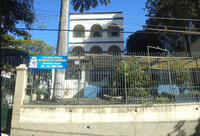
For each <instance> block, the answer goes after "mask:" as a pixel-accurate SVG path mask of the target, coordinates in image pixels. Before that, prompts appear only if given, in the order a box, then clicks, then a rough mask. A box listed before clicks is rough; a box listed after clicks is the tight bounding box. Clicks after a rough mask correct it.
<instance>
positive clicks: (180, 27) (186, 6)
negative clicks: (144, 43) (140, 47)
mask: <svg viewBox="0 0 200 136" xmlns="http://www.w3.org/2000/svg"><path fill="white" fill-rule="evenodd" d="M199 3H200V0H184V1H183V0H147V2H146V3H145V10H147V12H148V14H147V15H146V16H148V17H150V18H149V19H148V20H147V21H146V23H147V24H148V25H147V26H145V29H146V30H145V31H146V32H149V31H150V32H152V31H151V30H148V29H149V28H150V29H152V28H153V29H162V30H173V31H186V27H187V26H188V25H189V20H178V19H176V18H179V19H180V18H181V19H190V18H191V19H200V7H199ZM151 17H153V18H151ZM156 17H158V18H159V19H157V18H156ZM161 17H163V18H175V19H160V18H161ZM192 23H193V24H194V25H195V26H196V27H197V28H199V27H200V22H198V21H194V22H192ZM147 35H148V36H149V37H151V36H152V34H147ZM153 35H154V36H155V37H156V39H159V40H160V41H162V45H160V47H164V48H166V47H167V48H168V49H169V50H175V51H181V50H183V49H184V47H185V46H184V44H186V45H187V50H188V52H190V48H189V42H188V35H185V34H183V33H182V34H181V33H179V34H176V33H166V32H162V31H159V32H158V33H156V34H153ZM149 39H150V38H149ZM153 40H155V38H152V40H151V42H152V43H153V42H154V41H153Z"/></svg>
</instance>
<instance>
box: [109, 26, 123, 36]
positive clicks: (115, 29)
mask: <svg viewBox="0 0 200 136" xmlns="http://www.w3.org/2000/svg"><path fill="white" fill-rule="evenodd" d="M119 34H120V29H119V26H118V25H117V24H110V25H109V26H108V37H119Z"/></svg>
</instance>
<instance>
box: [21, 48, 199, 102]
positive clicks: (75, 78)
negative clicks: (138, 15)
mask: <svg viewBox="0 0 200 136" xmlns="http://www.w3.org/2000/svg"><path fill="white" fill-rule="evenodd" d="M199 56H200V53H190V54H187V53H170V56H169V54H167V53H163V52H162V53H151V54H146V53H134V54H124V53H121V54H119V53H116V54H115V53H112V54H106V53H104V54H89V53H88V54H87V53H84V54H73V53H72V54H68V68H67V69H66V70H64V71H58V70H33V69H29V70H28V81H27V89H26V99H25V101H24V104H26V105H29V104H31V105H32V104H36V105H39V104H41V105H44V104H49V105H53V104H56V105H70V104H80V105H81V104H83V105H90V104H91V105H92V104H101V105H105V104H145V103H186V102H197V101H200V69H199V65H200V58H199ZM59 75H64V76H59ZM55 92H56V93H55ZM55 94H60V95H59V96H57V95H55Z"/></svg>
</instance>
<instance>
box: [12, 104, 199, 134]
mask: <svg viewBox="0 0 200 136" xmlns="http://www.w3.org/2000/svg"><path fill="white" fill-rule="evenodd" d="M199 118H200V103H189V104H186V103H184V104H155V105H153V106H151V107H148V106H144V105H104V106H101V105H92V106H91V105H88V106H83V105H82V106H79V105H76V106H66V105H63V106H53V105H50V106H46V105H45V106H41V105H40V106H30V105H28V106H26V105H22V106H21V108H20V117H19V121H18V122H15V123H13V124H12V130H11V136H12V135H15V134H17V135H30V136H32V135H34V136H39V135H41V136H42V135H63V136H64V135H115V136H116V135H130V136H133V135H139V136H163V135H166V136H167V135H168V134H171V135H175V134H177V133H178V132H179V131H183V130H184V132H186V134H187V135H191V134H194V133H195V132H196V130H195V127H197V125H200V124H198V123H200V122H198V119H199ZM176 129H178V131H177V132H174V133H172V132H173V131H174V130H176Z"/></svg>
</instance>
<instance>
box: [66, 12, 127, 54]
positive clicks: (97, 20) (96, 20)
mask: <svg viewBox="0 0 200 136" xmlns="http://www.w3.org/2000/svg"><path fill="white" fill-rule="evenodd" d="M69 29H70V30H73V31H70V32H69V44H68V45H69V46H68V52H69V53H71V52H72V53H84V52H88V53H102V52H108V53H111V52H123V51H124V37H123V16H122V12H95V13H70V27H69Z"/></svg>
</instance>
